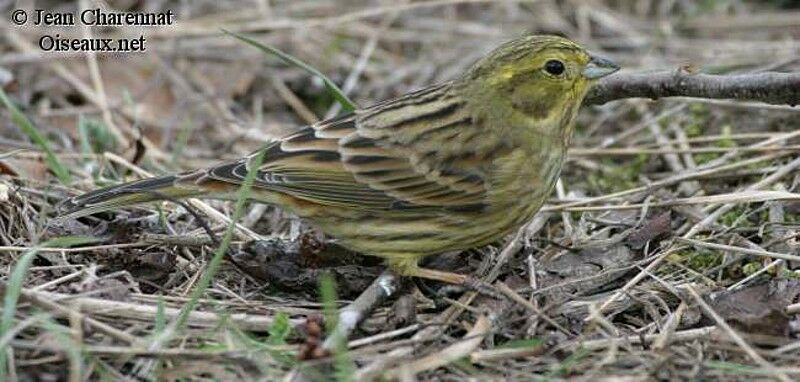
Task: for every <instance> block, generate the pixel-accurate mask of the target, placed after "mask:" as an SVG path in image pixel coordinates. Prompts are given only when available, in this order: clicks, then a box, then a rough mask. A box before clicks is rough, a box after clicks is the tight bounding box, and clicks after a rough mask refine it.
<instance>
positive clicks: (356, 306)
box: [322, 270, 400, 350]
mask: <svg viewBox="0 0 800 382" xmlns="http://www.w3.org/2000/svg"><path fill="white" fill-rule="evenodd" d="M399 281H400V278H399V277H397V275H395V274H394V273H393V272H392V271H390V270H386V271H384V272H383V273H382V274H381V275H380V276H378V278H376V279H375V281H373V282H372V284H370V286H369V287H367V289H366V290H365V291H364V292H362V293H361V295H359V296H358V297H357V298H356V299H355V300H354V301H353V302H351V303H350V305H347V306H346V307H345V308H344V309H342V310H341V311H340V312H339V320H338V322H337V324H336V329H335V333H330V334H329V335H328V338H327V339H326V340H325V342H324V343H323V345H322V347H323V348H325V349H328V350H333V348H334V346H335V345H336V343H335V339H336V338H348V337H349V335H350V333H351V332H352V331H353V329H355V328H356V325H358V324H359V323H360V322H361V321H363V320H364V319H365V318H367V317H368V316H369V314H370V313H371V312H372V311H373V310H374V309H375V307H377V306H378V305H380V304H381V303H382V302H383V301H384V300H386V299H387V298H388V297H389V296H391V295H392V294H394V292H395V291H396V290H397V288H398V283H399ZM334 334H336V335H334Z"/></svg>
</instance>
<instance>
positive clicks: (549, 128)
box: [60, 35, 619, 284]
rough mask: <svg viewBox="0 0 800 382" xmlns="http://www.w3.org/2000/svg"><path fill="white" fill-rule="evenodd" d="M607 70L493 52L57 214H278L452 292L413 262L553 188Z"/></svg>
mask: <svg viewBox="0 0 800 382" xmlns="http://www.w3.org/2000/svg"><path fill="white" fill-rule="evenodd" d="M618 69H619V66H618V65H616V64H615V63H614V62H612V61H611V60H609V59H606V58H603V57H601V56H598V55H596V54H593V53H590V52H589V51H588V50H586V49H585V48H583V47H582V46H581V45H579V44H577V43H575V42H573V41H571V40H569V39H567V38H564V37H559V36H552V35H527V36H522V37H519V38H517V39H514V40H511V41H509V42H506V43H504V44H502V45H500V46H499V47H497V48H495V49H494V50H492V51H491V52H489V53H488V54H486V55H485V56H483V57H482V58H480V59H478V60H477V62H475V63H474V64H473V65H472V66H471V67H469V68H468V69H467V70H465V71H464V72H463V73H462V74H460V75H458V76H457V77H456V78H454V79H452V80H450V81H446V82H442V83H439V84H435V85H432V86H428V87H425V88H423V89H420V90H416V91H412V92H410V93H407V94H405V95H402V96H399V97H397V98H394V99H390V100H387V101H383V102H380V103H377V104H374V105H372V106H369V107H364V108H360V109H356V110H355V111H353V112H351V113H348V114H344V115H341V116H337V117H334V118H331V119H328V120H324V121H321V122H317V123H314V124H311V125H309V126H306V127H303V128H302V129H300V130H299V131H296V132H294V133H291V134H289V135H286V136H284V137H282V138H280V139H277V140H275V141H272V142H268V143H266V144H265V145H264V146H262V147H261V148H260V149H258V150H256V151H255V152H253V153H252V154H250V155H248V156H246V157H244V158H241V159H238V160H234V161H228V162H224V163H221V164H219V165H216V166H213V167H210V168H205V169H199V170H193V171H188V172H183V173H180V174H175V175H166V176H160V177H154V178H148V179H143V180H137V181H132V182H129V183H123V184H120V185H115V186H111V187H107V188H103V189H99V190H95V191H91V192H88V193H85V194H82V195H79V196H74V197H71V198H68V199H66V200H64V201H63V202H62V204H61V208H60V209H61V211H63V214H62V217H71V218H77V217H81V216H86V215H91V214H95V213H98V212H104V211H108V210H113V209H118V208H121V207H127V206H133V205H138V204H142V203H151V202H155V201H159V200H165V199H169V200H174V199H181V198H211V199H227V200H235V198H236V195H237V190H238V189H239V188H240V187H241V185H242V184H243V182H244V180H245V178H246V176H247V175H248V172H249V171H254V173H253V174H254V175H253V176H254V180H253V184H252V189H251V192H250V194H249V198H250V200H251V201H254V202H260V203H266V204H270V205H275V206H278V207H280V208H282V209H284V210H286V211H288V212H291V213H293V214H295V215H296V216H298V217H300V218H301V219H304V220H306V221H308V222H310V223H312V224H313V225H315V226H317V227H318V228H319V229H320V230H321V231H322V232H324V233H325V234H326V235H327V236H329V237H332V238H333V239H334V240H336V242H337V243H338V244H340V245H342V246H344V247H346V248H349V249H351V250H353V251H356V252H358V253H361V254H365V255H371V256H378V257H380V258H383V259H384V260H385V262H386V264H387V266H388V267H389V268H390V269H391V270H393V271H395V272H396V273H398V274H399V275H401V276H410V277H420V278H425V279H432V280H437V281H443V282H446V283H451V284H461V283H464V282H465V280H466V279H467V276H465V275H462V274H458V273H454V272H447V271H445V270H435V269H429V268H425V267H422V266H420V265H419V264H418V263H419V260H420V259H422V258H424V257H426V256H429V255H434V254H440V253H444V252H451V251H461V250H466V249H470V248H477V247H481V246H484V245H488V244H491V243H492V242H495V241H497V240H499V239H501V238H503V237H504V236H506V235H508V234H510V233H512V232H513V231H514V230H516V229H518V228H519V227H520V226H522V225H523V224H524V223H525V222H527V221H529V220H530V219H531V218H532V217H533V216H534V215H535V214H536V212H537V211H538V210H539V209H540V208H541V206H542V205H543V204H544V202H545V200H546V198H547V197H548V196H549V195H550V194H551V192H552V190H553V188H554V186H555V183H556V181H557V180H558V178H559V176H560V172H561V167H562V165H563V163H564V159H565V156H566V152H567V148H568V146H569V144H570V140H571V137H572V135H573V130H574V124H575V117H576V114H577V112H578V109H579V107H580V106H581V103H582V101H583V99H584V97H585V95H586V94H587V92H588V91H589V89H591V87H592V86H593V85H594V84H595V83H597V80H599V79H600V78H602V77H605V76H608V75H610V74H612V73H614V72H616V71H617V70H618Z"/></svg>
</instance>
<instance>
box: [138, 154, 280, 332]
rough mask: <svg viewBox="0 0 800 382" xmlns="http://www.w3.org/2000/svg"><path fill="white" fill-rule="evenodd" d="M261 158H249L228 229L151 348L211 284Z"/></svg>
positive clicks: (175, 327)
mask: <svg viewBox="0 0 800 382" xmlns="http://www.w3.org/2000/svg"><path fill="white" fill-rule="evenodd" d="M263 159H264V152H263V151H261V152H260V153H259V154H258V155H256V156H255V157H254V158H253V159H251V162H250V165H249V166H248V168H249V169H250V170H249V171H248V172H247V175H246V176H245V178H244V182H242V185H241V186H240V187H239V190H238V191H237V192H236V205H235V207H234V210H233V216H231V224H230V225H228V229H227V230H225V235H224V236H223V237H222V242H221V243H220V245H219V247H218V248H217V250H216V251H214V256H212V257H211V260H210V261H209V262H208V267H207V268H206V271H205V272H203V274H202V275H201V276H200V279H199V280H198V281H197V285H196V286H195V288H194V289H192V293H191V294H190V295H189V300H188V301H187V302H186V304H185V305H184V306H183V308H182V309H181V311H180V313H179V314H178V316H177V317H176V318H175V320H174V321H172V322H171V323H170V325H169V326H168V327H167V328H166V329H165V330H163V331H162V332H161V333H160V334H158V335H157V336H156V338H155V339H154V340H153V342H152V343H151V345H150V346H151V348H155V347H159V346H161V345H163V344H164V343H166V342H167V341H169V340H170V338H172V336H173V335H175V334H176V333H177V332H178V331H179V330H181V329H182V328H183V327H184V326H185V325H186V322H187V321H188V319H189V313H191V312H192V311H193V310H194V308H195V307H196V306H197V303H198V301H199V300H200V298H201V297H202V296H203V293H205V291H206V289H208V287H209V286H210V285H211V280H212V278H213V277H214V275H215V274H216V273H217V271H218V270H219V268H220V266H221V265H222V260H223V259H224V258H225V253H227V251H228V247H229V246H230V244H231V240H232V239H233V232H234V230H235V229H236V222H237V221H239V219H240V218H241V217H242V214H243V213H244V206H245V204H246V203H247V201H248V199H250V192H251V190H252V187H253V182H255V179H256V175H257V174H258V168H259V167H261V163H262V162H263Z"/></svg>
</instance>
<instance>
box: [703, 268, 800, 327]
mask: <svg viewBox="0 0 800 382" xmlns="http://www.w3.org/2000/svg"><path fill="white" fill-rule="evenodd" d="M798 298H800V281H797V280H772V281H770V282H766V283H761V284H755V285H751V286H747V287H745V288H742V289H739V290H736V291H733V292H727V291H726V292H722V293H719V294H717V295H714V296H712V297H711V298H710V301H709V304H710V305H711V307H712V308H714V310H715V311H716V312H717V313H719V315H720V316H722V318H724V319H725V321H726V322H728V323H729V324H731V325H732V326H734V327H735V328H737V329H739V330H742V331H745V332H748V333H758V334H768V335H778V336H785V335H787V334H788V333H789V331H790V328H789V322H790V321H791V319H792V317H791V316H790V315H788V314H787V313H786V311H785V309H786V306H787V305H790V304H792V303H794V302H796V301H797V300H798Z"/></svg>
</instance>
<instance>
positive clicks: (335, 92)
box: [222, 29, 358, 112]
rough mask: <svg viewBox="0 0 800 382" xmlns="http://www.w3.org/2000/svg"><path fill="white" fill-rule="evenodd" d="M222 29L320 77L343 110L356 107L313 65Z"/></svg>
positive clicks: (351, 109)
mask: <svg viewBox="0 0 800 382" xmlns="http://www.w3.org/2000/svg"><path fill="white" fill-rule="evenodd" d="M222 31H223V32H225V33H226V34H228V35H231V36H233V37H235V38H237V39H239V40H241V41H244V42H245V43H247V44H249V45H251V46H253V47H255V48H257V49H259V50H261V51H262V52H264V53H269V54H271V55H274V56H276V57H278V58H280V59H281V60H283V61H284V62H286V63H287V64H289V65H293V66H296V67H298V68H300V69H303V70H305V71H306V72H308V73H309V74H311V75H313V76H316V77H317V78H319V79H321V80H322V83H323V84H325V89H327V90H328V92H330V93H331V95H332V96H333V98H335V99H336V101H338V102H339V103H340V104H341V105H342V108H343V109H344V110H345V111H348V112H349V111H353V110H355V109H357V108H358V106H356V103H355V102H353V101H352V100H351V99H350V98H349V97H348V96H347V95H346V94H344V91H343V90H342V89H340V88H339V86H337V85H336V84H335V83H333V81H331V79H330V78H328V77H327V76H325V75H324V74H322V72H320V71H319V70H317V69H316V68H314V67H313V66H311V65H308V64H306V63H305V62H303V61H300V60H299V59H298V58H297V57H294V56H292V55H290V54H288V53H286V52H284V51H282V50H280V49H278V48H275V47H272V46H269V45H264V44H262V43H260V42H258V41H256V40H253V39H251V38H250V37H247V36H245V35H241V34H238V33H235V32H230V31H227V30H225V29H223V30H222Z"/></svg>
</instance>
